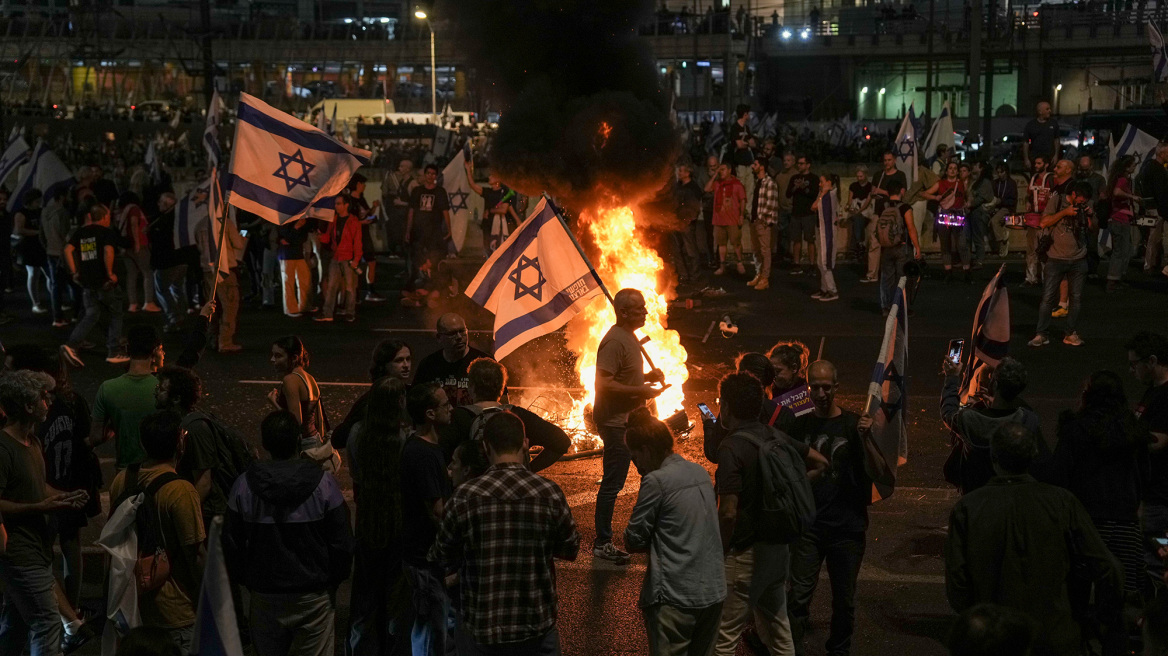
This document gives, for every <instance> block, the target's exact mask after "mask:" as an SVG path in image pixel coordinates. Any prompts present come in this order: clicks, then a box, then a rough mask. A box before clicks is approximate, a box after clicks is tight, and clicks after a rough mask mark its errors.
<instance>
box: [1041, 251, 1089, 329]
mask: <svg viewBox="0 0 1168 656" xmlns="http://www.w3.org/2000/svg"><path fill="white" fill-rule="evenodd" d="M1042 275H1043V277H1044V278H1045V280H1044V281H1043V284H1044V285H1045V287H1043V290H1042V302H1041V303H1039V304H1038V334H1040V335H1045V334H1046V330H1047V328H1049V327H1050V312H1051V310H1053V309H1054V304H1055V303H1057V302H1058V297H1059V283H1060V282H1062V279H1063V277H1064V276H1065V277H1066V279H1067V285H1068V286H1069V287H1070V289H1069V290H1068V300H1069V301H1070V307H1069V308H1067V310H1068V312H1069V314H1067V334H1070V333H1073V332H1075V326H1077V325H1078V323H1079V310H1080V309H1082V307H1083V283H1084V282H1085V281H1086V280H1087V259H1086V258H1080V259H1078V260H1056V259H1054V258H1053V257H1052V258H1050V259H1048V260H1047V261H1046V266H1045V267H1044V268H1043V270H1042Z"/></svg>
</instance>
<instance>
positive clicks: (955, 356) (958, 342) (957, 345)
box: [945, 339, 965, 364]
mask: <svg viewBox="0 0 1168 656" xmlns="http://www.w3.org/2000/svg"><path fill="white" fill-rule="evenodd" d="M964 350H965V340H964V339H951V340H949V352H948V353H947V354H946V355H945V357H946V358H947V359H948V360H949V361H950V362H952V363H953V364H958V363H960V362H961V353H962V352H963V351H964Z"/></svg>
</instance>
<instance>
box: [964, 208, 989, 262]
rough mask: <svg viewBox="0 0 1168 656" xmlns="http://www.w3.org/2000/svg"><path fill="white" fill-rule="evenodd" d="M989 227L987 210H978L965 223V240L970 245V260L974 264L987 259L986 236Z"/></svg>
mask: <svg viewBox="0 0 1168 656" xmlns="http://www.w3.org/2000/svg"><path fill="white" fill-rule="evenodd" d="M988 227H989V216H988V215H987V214H986V213H985V210H981V209H977V210H973V211H972V212H970V213H969V215H968V218H967V219H966V221H965V240H966V242H967V243H968V244H969V258H970V260H971V261H973V262H981V261H982V260H984V259H985V236H986V232H987V230H986V229H987V228H988Z"/></svg>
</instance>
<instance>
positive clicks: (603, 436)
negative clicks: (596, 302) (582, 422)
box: [592, 289, 665, 565]
mask: <svg viewBox="0 0 1168 656" xmlns="http://www.w3.org/2000/svg"><path fill="white" fill-rule="evenodd" d="M612 304H613V310H614V311H615V312H616V324H615V325H613V326H612V327H611V328H609V329H608V332H607V333H605V335H604V338H603V339H601V340H600V346H599V347H598V348H597V350H596V405H595V406H594V407H593V410H592V417H593V422H594V423H595V425H596V430H597V432H598V433H600V440H601V442H602V443H603V444H604V460H603V470H604V473H603V475H602V476H601V479H600V489H599V490H597V492H596V541H595V542H594V543H593V545H592V556H593V557H594V558H601V559H603V560H609V561H612V562H614V563H617V564H620V565H624V564H628V562H629V554H628V552H626V551H623V550H621V549H618V548H617V547H616V545H614V544H613V543H612V533H613V531H612V513H613V510H614V508H615V507H616V498H617V495H618V494H619V493H620V491H621V488H623V487H624V486H625V478H626V477H628V474H629V465H630V464H631V463H632V456H630V455H629V449H628V446H627V445H626V444H625V428H626V425H627V424H628V418H629V412H631V411H632V410H634V409H635V408H637V407H638V406H642V405H645V403H646V402H647V401H648V400H649V399H652V398H656V397H657V396H658V395H659V394H661V392H662V391H663V390H664V389H665V387H664V383H665V374H664V373H662V372H661V370H660V369H654V370H653V371H650V372H649V373H645V369H644V361H643V359H642V354H641V342H640V341H639V340H638V338H637V335H636V330H637V329H638V328H642V327H643V326H644V325H645V316H646V315H647V314H648V310H647V309H646V308H645V297H644V296H643V295H642V294H641V292H639V291H637V290H636V289H622V290H620V291H619V292H617V293H616V296H614V297H613V302H612ZM656 385H660V387H658V386H656Z"/></svg>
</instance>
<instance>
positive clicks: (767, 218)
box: [750, 175, 779, 225]
mask: <svg viewBox="0 0 1168 656" xmlns="http://www.w3.org/2000/svg"><path fill="white" fill-rule="evenodd" d="M755 185H756V186H757V188H758V189H757V192H758V209H757V210H756V211H755V215H754V216H752V217H750V220H751V221H762V222H764V223H767V224H768V225H774V224H775V223H777V222H778V220H779V186H778V185H777V184H775V181H774V179H773V178H771V176H769V175H764V176H762V178H761V179H759V180H757V181H756V182H755Z"/></svg>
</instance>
